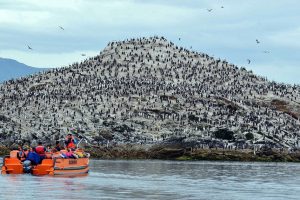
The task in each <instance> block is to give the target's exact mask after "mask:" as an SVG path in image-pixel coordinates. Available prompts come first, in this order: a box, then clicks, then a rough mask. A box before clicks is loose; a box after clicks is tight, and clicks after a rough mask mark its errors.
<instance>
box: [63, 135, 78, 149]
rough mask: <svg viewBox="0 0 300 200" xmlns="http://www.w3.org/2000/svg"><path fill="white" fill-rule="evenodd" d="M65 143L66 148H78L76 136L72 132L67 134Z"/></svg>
mask: <svg viewBox="0 0 300 200" xmlns="http://www.w3.org/2000/svg"><path fill="white" fill-rule="evenodd" d="M65 145H66V148H71V149H75V148H76V140H75V138H74V137H73V136H72V134H71V133H69V134H68V135H67V138H66V140H65Z"/></svg>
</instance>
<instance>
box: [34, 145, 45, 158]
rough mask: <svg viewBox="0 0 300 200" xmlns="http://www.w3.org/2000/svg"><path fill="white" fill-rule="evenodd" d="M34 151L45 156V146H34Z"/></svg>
mask: <svg viewBox="0 0 300 200" xmlns="http://www.w3.org/2000/svg"><path fill="white" fill-rule="evenodd" d="M35 151H36V153H37V154H39V155H40V156H45V147H44V146H41V145H40V146H37V147H35Z"/></svg>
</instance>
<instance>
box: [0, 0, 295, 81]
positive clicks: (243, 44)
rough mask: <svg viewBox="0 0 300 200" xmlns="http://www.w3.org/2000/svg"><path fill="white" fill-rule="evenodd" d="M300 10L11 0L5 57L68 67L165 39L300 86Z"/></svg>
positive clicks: (3, 23) (278, 4) (168, 1)
mask: <svg viewBox="0 0 300 200" xmlns="http://www.w3.org/2000/svg"><path fill="white" fill-rule="evenodd" d="M221 6H224V8H221ZM299 7H300V2H298V1H296V0H288V1H284V0H278V1H271V0H266V1H263V2H262V1H258V0H252V1H238V0H216V1H211V0H204V1H198V0H189V1H182V0H165V1H158V0H152V1H150V0H149V1H144V0H100V1H96V0H44V1H40V0H16V1H14V2H12V1H9V0H3V1H1V2H0V56H1V57H10V58H14V59H17V60H19V61H22V62H25V63H26V64H29V65H35V66H45V67H49V66H60V65H65V64H69V63H71V62H72V61H77V60H79V59H81V57H80V53H79V52H89V53H91V54H92V53H93V52H95V53H97V52H99V51H100V50H101V49H102V48H104V47H105V45H106V44H107V43H108V42H109V41H111V40H122V39H126V38H133V37H141V36H151V35H163V36H166V37H167V38H168V39H170V40H172V41H174V42H175V43H177V44H178V45H181V46H185V47H190V46H193V49H195V50H197V51H200V52H205V53H208V54H210V55H214V56H216V57H220V58H222V59H226V60H228V61H230V62H232V63H235V64H238V65H242V66H246V67H247V68H248V69H253V70H254V71H255V72H257V73H259V74H261V75H264V76H268V77H269V79H274V80H277V81H284V82H288V83H298V84H299V83H300V79H299V78H298V77H300V69H299V63H300V58H299V57H298V55H299V51H300V42H299V41H300V40H299V39H300V25H299V23H298V22H299V21H300V16H299V14H298V8H299ZM208 8H211V9H213V10H212V12H208V11H207V9H208ZM58 26H63V27H64V28H65V31H62V30H60V29H59V28H58ZM178 37H181V38H182V40H181V41H178ZM255 39H259V40H260V41H261V43H260V44H259V45H257V44H256V42H255ZM27 44H30V45H31V46H33V48H34V49H35V52H28V51H27V49H26V45H27ZM266 50H267V51H270V53H269V54H265V53H263V51H266ZM77 54H78V55H77ZM48 57H49V59H47V58H48ZM66 58H68V60H66ZM248 58H249V59H251V60H252V61H253V62H252V63H251V65H247V64H246V63H247V62H246V60H247V59H248ZM272 67H273V68H274V70H272ZM278 74H280V75H278Z"/></svg>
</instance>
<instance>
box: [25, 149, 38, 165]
mask: <svg viewBox="0 0 300 200" xmlns="http://www.w3.org/2000/svg"><path fill="white" fill-rule="evenodd" d="M26 160H30V161H31V163H32V164H33V165H37V164H39V163H40V162H41V157H40V155H39V154H37V153H36V152H29V153H28V155H27V157H26Z"/></svg>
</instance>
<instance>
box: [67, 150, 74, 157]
mask: <svg viewBox="0 0 300 200" xmlns="http://www.w3.org/2000/svg"><path fill="white" fill-rule="evenodd" d="M67 151H68V152H67V153H66V156H67V158H76V156H74V154H73V152H72V150H71V149H68V150H67Z"/></svg>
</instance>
